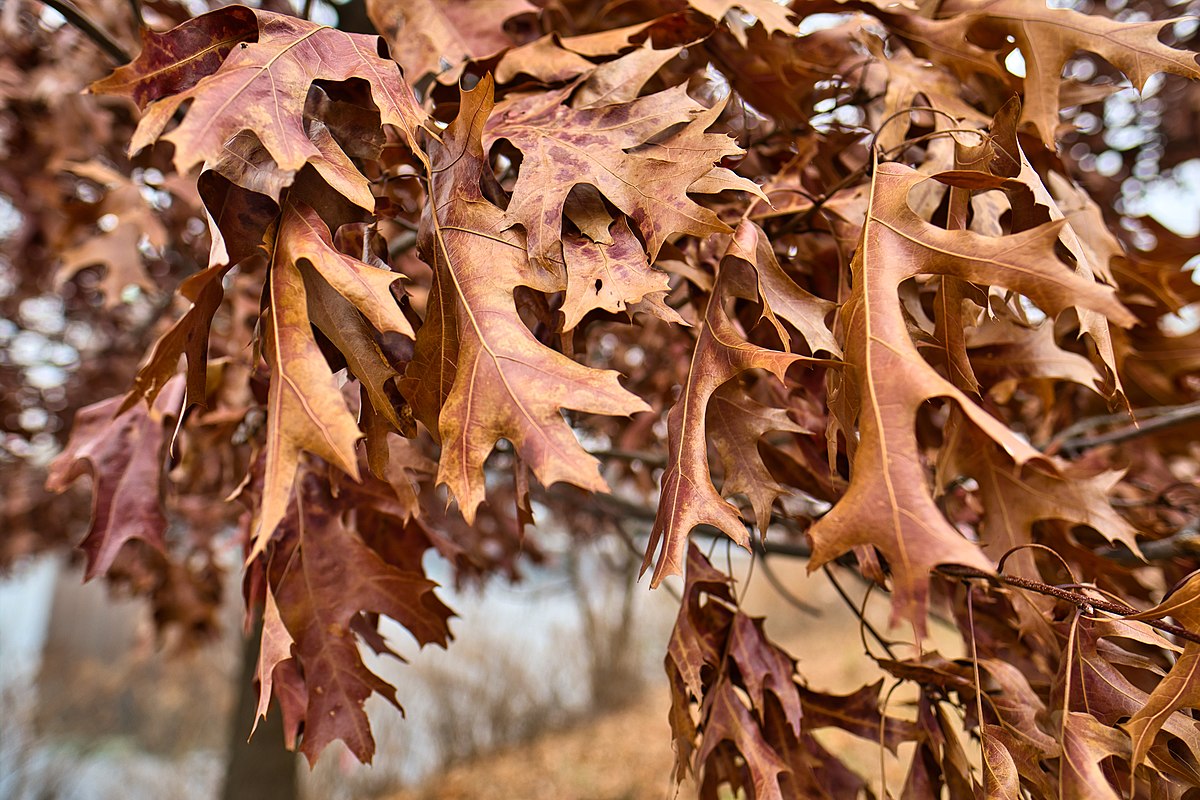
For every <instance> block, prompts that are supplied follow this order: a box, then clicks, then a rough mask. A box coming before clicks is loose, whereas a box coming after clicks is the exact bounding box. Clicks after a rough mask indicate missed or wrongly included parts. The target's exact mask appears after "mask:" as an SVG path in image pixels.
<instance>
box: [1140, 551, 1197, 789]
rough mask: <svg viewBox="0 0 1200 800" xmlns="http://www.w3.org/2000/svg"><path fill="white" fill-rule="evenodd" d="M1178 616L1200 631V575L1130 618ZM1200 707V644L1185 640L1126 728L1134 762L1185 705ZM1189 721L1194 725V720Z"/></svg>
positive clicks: (1186, 706)
mask: <svg viewBox="0 0 1200 800" xmlns="http://www.w3.org/2000/svg"><path fill="white" fill-rule="evenodd" d="M1165 616H1171V617H1174V618H1175V620H1176V621H1177V622H1179V624H1181V625H1183V626H1184V627H1185V628H1187V629H1188V630H1189V631H1192V632H1198V631H1200V575H1193V576H1192V577H1191V578H1189V579H1188V581H1187V582H1186V583H1184V584H1183V586H1181V587H1179V588H1178V589H1176V590H1175V591H1174V592H1173V593H1172V594H1171V595H1170V596H1169V597H1167V598H1166V599H1165V600H1163V602H1161V603H1159V604H1158V605H1157V606H1155V607H1154V608H1151V609H1148V610H1146V611H1144V612H1142V613H1141V614H1131V615H1130V616H1129V617H1127V619H1160V618H1162V617H1165ZM1198 706H1200V645H1198V644H1196V643H1195V642H1184V646H1183V653H1182V654H1180V656H1179V658H1177V659H1176V660H1175V664H1174V665H1173V666H1172V667H1171V671H1170V672H1169V673H1167V676H1166V677H1165V678H1163V679H1162V681H1160V682H1159V684H1158V685H1157V686H1156V687H1154V691H1153V692H1151V693H1150V697H1149V698H1148V699H1147V700H1146V703H1145V705H1143V706H1141V707H1140V708H1139V709H1137V711H1136V712H1135V713H1134V714H1133V716H1132V717H1131V718H1130V720H1129V721H1128V722H1126V723H1125V724H1124V726H1123V727H1124V728H1125V730H1126V731H1128V732H1129V736H1130V738H1131V739H1132V740H1133V764H1134V765H1135V766H1136V765H1138V764H1141V763H1142V760H1143V759H1144V758H1145V757H1146V753H1148V752H1149V750H1150V747H1151V745H1153V743H1154V737H1155V736H1156V735H1157V734H1158V732H1159V731H1160V730H1161V729H1162V728H1163V726H1164V725H1165V724H1166V723H1167V722H1168V720H1169V719H1170V718H1171V717H1172V715H1174V714H1175V712H1176V711H1178V710H1179V709H1182V708H1196V707H1198ZM1185 724H1189V725H1194V722H1193V721H1192V720H1191V719H1187V720H1186V722H1185Z"/></svg>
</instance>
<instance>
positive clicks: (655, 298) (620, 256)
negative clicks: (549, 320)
mask: <svg viewBox="0 0 1200 800" xmlns="http://www.w3.org/2000/svg"><path fill="white" fill-rule="evenodd" d="M609 234H610V238H611V239H612V243H611V244H602V243H599V242H592V241H588V240H587V239H584V238H582V237H579V236H568V237H565V238H564V239H563V260H564V262H565V264H566V271H567V291H566V296H565V297H564V298H563V304H562V309H561V310H562V313H563V316H564V317H565V318H566V321H565V322H564V323H563V328H564V329H565V330H571V329H572V328H574V327H575V326H577V325H578V324H579V322H580V320H582V319H583V317H584V315H585V314H587V313H588V312H589V311H592V310H593V309H602V310H604V311H612V312H618V311H625V310H628V309H629V308H630V306H634V305H636V304H637V303H638V301H640V300H642V298H647V299H648V300H650V302H651V303H654V305H655V306H656V307H657V308H658V309H659V312H660V316H662V317H663V318H664V319H671V318H672V317H673V318H674V320H676V321H679V322H682V321H683V320H682V319H681V318H680V317H679V315H678V314H676V313H675V312H674V310H673V309H671V308H669V307H668V306H666V305H664V304H663V302H662V300H661V295H662V294H663V293H665V292H666V291H667V289H668V288H669V287H668V282H667V274H666V273H665V272H660V271H658V270H656V269H653V268H651V266H650V262H649V261H648V260H647V259H646V251H645V250H643V249H642V245H641V242H639V241H638V240H637V238H636V237H635V236H634V235H633V233H632V232H631V231H630V230H629V223H628V222H627V221H626V220H625V219H624V218H621V219H620V220H619V221H618V222H616V223H614V224H613V226H612V227H611V228H610V229H609Z"/></svg>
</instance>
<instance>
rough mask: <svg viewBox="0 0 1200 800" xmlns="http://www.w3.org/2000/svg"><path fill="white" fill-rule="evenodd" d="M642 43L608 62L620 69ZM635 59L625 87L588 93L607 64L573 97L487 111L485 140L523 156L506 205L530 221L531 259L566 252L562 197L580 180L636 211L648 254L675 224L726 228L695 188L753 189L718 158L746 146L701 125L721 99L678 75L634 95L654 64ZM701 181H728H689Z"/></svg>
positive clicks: (560, 94)
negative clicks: (707, 97) (712, 100)
mask: <svg viewBox="0 0 1200 800" xmlns="http://www.w3.org/2000/svg"><path fill="white" fill-rule="evenodd" d="M641 52H643V51H635V52H634V53H632V54H630V55H628V56H625V57H624V58H622V59H618V60H617V61H614V62H610V63H609V64H606V65H604V66H605V67H609V68H612V69H617V68H618V67H621V66H624V65H626V64H627V63H629V60H630V59H637V58H639V53H641ZM651 52H653V51H651ZM637 63H638V64H639V65H641V66H639V68H638V69H637V70H635V71H634V72H631V73H630V74H629V75H627V76H626V80H624V81H623V82H621V83H619V84H616V86H619V87H620V91H619V92H618V91H616V88H615V87H614V88H609V89H606V90H605V91H604V92H600V93H598V94H596V95H595V96H593V95H592V94H590V92H589V86H594V85H595V83H594V82H595V81H597V80H600V77H603V75H605V74H606V73H605V72H604V71H602V69H597V70H596V72H594V73H593V74H592V76H591V77H590V78H589V79H588V81H587V82H585V83H584V84H583V86H582V87H581V88H580V92H581V94H580V95H579V96H578V97H576V98H575V101H574V102H573V103H572V105H566V104H565V101H566V100H567V99H568V97H569V96H570V95H571V93H572V91H573V90H574V89H575V88H576V87H575V86H573V85H572V86H568V87H565V88H564V89H560V90H557V91H551V92H544V93H536V94H532V95H527V96H524V97H519V98H516V99H513V100H506V101H505V103H504V104H503V105H502V106H501V107H500V108H499V110H498V111H497V113H496V114H495V115H493V116H492V117H491V118H490V119H489V120H488V125H487V128H486V133H485V136H484V144H485V146H486V147H488V148H490V147H491V145H492V144H493V143H494V142H496V141H498V140H501V139H505V140H507V141H509V142H511V143H512V145H513V146H514V147H516V148H517V149H518V150H520V151H521V154H522V156H523V160H522V162H521V168H520V172H519V174H518V175H517V182H516V185H515V186H514V187H513V195H512V201H511V203H510V204H509V206H508V209H507V211H506V212H505V220H506V226H511V225H521V226H522V227H523V228H524V230H525V234H526V238H527V241H528V243H529V256H530V259H531V260H532V261H533V263H534V264H535V265H537V266H539V267H541V268H542V269H544V270H552V269H553V266H552V264H553V263H554V262H556V261H560V260H561V257H560V255H559V248H560V244H559V242H560V240H561V239H562V217H563V207H564V205H565V204H566V201H567V197H568V195H569V194H570V193H571V190H572V189H573V188H574V187H575V186H576V185H579V184H590V185H592V186H595V187H596V188H597V189H599V191H600V193H601V194H602V195H603V196H604V197H605V198H606V199H607V200H608V201H609V202H611V203H612V204H613V205H614V206H616V207H617V208H618V209H619V210H620V211H622V212H623V213H624V214H626V215H627V216H628V217H629V218H630V219H632V220H633V221H634V223H635V224H636V225H637V226H638V229H639V230H640V232H641V234H642V237H643V239H644V240H645V242H646V248H645V249H646V252H647V254H648V255H649V260H650V261H651V262H653V261H654V260H655V259H656V258H657V256H658V251H659V248H660V247H661V246H662V245H663V243H664V242H665V241H666V239H667V237H668V236H670V235H671V234H673V233H687V234H692V235H695V236H707V235H709V234H713V233H728V232H729V227H728V226H727V225H725V223H723V222H721V220H720V219H719V218H718V217H717V215H716V214H715V213H714V212H713V211H712V210H711V209H708V208H705V207H703V206H701V205H699V204H697V203H696V202H694V201H693V200H691V199H690V198H689V197H688V191H689V190H691V191H700V192H713V191H723V190H724V189H728V188H738V189H744V190H748V191H751V190H754V189H756V187H755V186H754V184H753V183H751V182H750V181H746V180H744V179H739V178H737V176H734V175H733V174H732V173H731V172H729V170H726V169H723V168H720V167H715V165H716V164H717V163H718V162H719V161H720V160H721V159H722V158H725V157H726V156H733V155H737V154H740V153H741V152H742V150H741V149H740V148H739V147H738V146H737V144H736V143H735V142H734V140H733V139H731V138H729V137H728V136H726V135H725V134H716V133H705V131H706V130H707V129H708V128H709V127H711V126H712V124H713V123H714V122H715V121H716V118H717V116H718V115H719V114H720V111H721V108H722V106H723V104H718V106H716V107H714V108H712V109H706V108H705V107H704V106H702V105H700V104H699V103H697V102H696V101H694V100H692V99H691V98H690V97H688V95H687V92H686V86H682V85H681V86H675V87H672V88H670V89H666V90H664V91H661V92H657V93H655V94H652V95H647V96H645V97H636V93H637V91H638V90H639V89H640V87H641V86H642V85H643V84H644V83H645V82H646V80H647V79H648V78H649V76H650V75H651V74H653V72H654V70H656V69H657V66H656V64H657V62H654V61H651V62H650V63H648V64H645V65H642V62H640V61H639V62H637ZM643 67H644V68H643ZM598 76H600V77H598ZM630 94H632V95H634V96H632V97H630V96H629V95H630ZM581 98H582V99H581ZM680 124H683V125H684V127H683V128H682V130H679V131H676V132H675V133H672V134H670V135H669V136H667V138H666V139H664V140H662V141H658V140H657V139H655V137H656V136H658V135H659V134H663V133H664V132H666V131H667V130H668V129H669V128H672V127H673V126H676V125H680ZM699 181H706V182H711V181H722V182H719V183H717V184H714V185H706V186H701V187H699V188H693V184H696V183H697V182H699Z"/></svg>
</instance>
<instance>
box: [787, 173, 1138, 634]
mask: <svg viewBox="0 0 1200 800" xmlns="http://www.w3.org/2000/svg"><path fill="white" fill-rule="evenodd" d="M922 180H924V178H923V176H921V175H920V174H919V173H917V172H915V171H913V170H911V169H909V168H907V167H903V166H900V165H898V164H881V165H879V167H878V169H877V170H876V171H875V173H874V176H873V178H872V193H871V204H870V208H869V211H868V214H867V221H866V225H865V226H864V229H863V238H862V241H861V243H860V245H859V248H858V251H857V253H856V254H855V257H854V263H853V265H852V271H853V291H852V294H851V296H850V299H849V300H848V301H847V303H846V305H845V306H844V307H843V308H842V311H841V319H842V325H843V328H844V330H845V336H846V358H847V367H846V369H845V370H844V371H843V375H844V377H843V386H842V388H841V390H840V391H841V392H842V393H843V395H842V397H843V399H842V400H841V401H840V402H841V403H842V404H843V408H842V411H840V412H839V421H840V423H841V424H842V425H846V424H849V422H850V421H851V420H857V422H858V442H857V445H856V447H855V448H854V451H853V452H854V456H853V460H852V464H851V471H850V487H849V490H848V491H847V493H846V495H845V497H843V498H842V499H841V500H840V501H839V502H838V503H837V505H835V506H834V508H833V509H832V511H830V512H829V513H828V514H827V515H826V516H824V517H823V518H821V519H820V520H819V521H818V522H817V524H816V525H815V526H813V528H812V529H811V531H810V536H811V537H812V540H813V558H812V560H811V562H810V565H809V569H810V570H812V569H817V568H818V567H820V565H821V564H824V563H827V562H828V561H829V560H831V559H833V558H837V557H838V556H840V555H841V554H842V553H845V552H847V551H848V550H850V549H852V548H853V547H855V546H859V545H870V546H874V547H876V548H878V549H879V551H880V552H881V553H882V554H883V555H884V557H885V558H887V560H888V563H889V564H890V566H891V569H892V575H893V579H894V587H893V605H892V614H893V619H894V620H898V619H901V618H904V619H907V620H909V621H911V622H912V623H913V624H914V625H916V626H917V629H918V630H921V629H923V626H924V616H925V614H924V608H925V598H926V594H927V590H928V589H927V587H928V580H929V579H928V572H929V570H930V569H932V568H933V567H935V566H936V565H938V564H944V563H961V564H966V565H969V566H974V567H977V568H979V569H990V568H991V563H990V561H989V560H988V559H987V558H986V557H985V556H984V555H983V553H982V552H980V550H979V548H978V547H977V546H976V545H975V544H973V543H971V542H968V541H967V540H966V539H964V538H963V537H962V535H961V534H960V533H959V532H958V531H957V530H956V529H955V528H954V527H953V526H951V525H950V523H949V522H948V521H947V520H946V519H945V517H944V516H943V515H942V513H941V511H940V510H939V509H938V507H937V504H936V503H935V502H934V500H933V496H932V494H931V491H930V487H929V485H928V480H927V478H926V475H925V469H924V467H923V466H922V461H921V454H920V451H919V449H918V446H917V440H916V435H915V431H914V425H915V424H916V417H917V412H918V410H919V408H920V407H921V406H922V404H924V403H925V401H926V400H928V399H930V398H935V397H946V398H949V399H951V400H953V401H954V402H955V403H956V404H957V405H958V406H959V408H960V409H962V411H963V412H964V413H965V414H966V416H967V417H968V418H969V420H970V421H971V423H973V424H974V425H975V426H976V427H978V428H979V429H980V430H981V431H982V432H983V433H984V434H985V435H986V436H987V437H989V438H990V439H992V440H993V441H995V442H996V443H997V444H998V445H999V446H1000V447H1001V448H1002V449H1003V451H1004V452H1006V453H1007V454H1008V455H1009V457H1011V458H1013V459H1014V460H1015V462H1016V463H1017V464H1024V463H1026V462H1028V461H1031V460H1037V459H1040V458H1041V457H1040V456H1039V454H1038V453H1037V452H1036V451H1035V450H1033V448H1031V447H1030V446H1029V445H1028V444H1026V443H1025V442H1024V441H1022V440H1021V439H1019V438H1017V437H1016V436H1015V435H1014V434H1013V433H1012V431H1010V430H1009V429H1008V427H1007V426H1006V425H1004V424H1002V423H1001V422H1000V421H999V420H997V419H995V418H994V417H992V416H990V415H989V414H987V413H986V412H985V411H984V410H983V409H982V408H980V407H979V406H978V405H976V404H975V403H974V402H973V401H971V400H970V398H968V397H967V396H966V395H965V394H963V393H962V392H961V391H959V390H958V389H956V388H955V387H954V386H953V385H952V384H950V383H949V382H948V381H946V380H945V379H944V378H942V377H940V376H939V375H938V374H937V372H936V371H935V370H934V369H933V368H932V367H930V366H929V365H928V364H926V363H925V361H924V360H923V359H921V357H920V356H919V355H918V353H917V350H916V347H915V345H914V344H913V342H912V339H911V338H910V336H909V333H908V330H907V323H906V321H905V316H904V313H903V309H902V306H901V303H900V301H899V297H898V289H899V286H900V283H901V282H903V281H904V280H906V279H907V278H910V277H913V276H915V275H918V274H922V273H927V274H938V275H951V276H954V277H958V278H961V279H963V280H966V281H972V282H976V283H981V284H985V285H992V284H997V285H1000V286H1005V287H1007V288H1009V289H1013V290H1016V291H1018V292H1021V293H1022V294H1025V295H1027V296H1028V297H1030V298H1031V299H1033V301H1034V302H1035V303H1037V304H1038V305H1039V306H1040V307H1042V308H1043V309H1045V310H1046V311H1047V312H1048V313H1057V312H1059V311H1061V310H1062V309H1064V308H1067V307H1071V306H1074V305H1076V304H1082V305H1085V306H1090V307H1092V308H1095V309H1098V310H1103V311H1105V312H1106V313H1109V314H1111V315H1112V316H1113V317H1114V318H1115V319H1117V320H1119V321H1121V322H1125V323H1128V322H1131V321H1132V316H1131V315H1130V314H1129V312H1128V311H1126V310H1125V309H1124V308H1123V307H1122V306H1121V305H1120V304H1119V303H1118V302H1117V301H1116V299H1115V298H1114V296H1113V292H1112V290H1111V289H1110V288H1109V287H1105V286H1102V285H1100V284H1098V283H1096V282H1094V281H1090V280H1086V279H1084V278H1082V277H1081V276H1079V275H1076V274H1074V273H1073V272H1072V271H1071V270H1070V269H1069V268H1068V267H1066V266H1065V265H1063V264H1062V263H1061V262H1059V261H1058V260H1057V257H1056V256H1055V255H1054V244H1055V242H1056V241H1057V238H1058V233H1059V229H1060V227H1061V225H1062V223H1061V222H1059V223H1048V224H1046V225H1042V226H1040V227H1038V228H1035V229H1033V230H1029V231H1025V232H1023V233H1020V234H1015V235H1012V236H1006V237H1001V238H998V239H993V238H988V237H983V236H979V235H978V234H973V233H971V232H970V231H946V230H943V229H940V228H937V227H935V226H933V225H931V224H929V223H928V222H925V221H924V220H922V219H921V218H919V217H918V216H917V215H916V214H914V213H913V211H912V210H911V209H910V208H909V206H908V201H907V198H908V193H909V190H910V189H911V188H912V187H913V186H915V185H916V184H917V183H919V182H920V181H922ZM848 435H849V434H848Z"/></svg>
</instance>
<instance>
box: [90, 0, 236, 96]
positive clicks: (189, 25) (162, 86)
mask: <svg viewBox="0 0 1200 800" xmlns="http://www.w3.org/2000/svg"><path fill="white" fill-rule="evenodd" d="M141 35H142V51H141V52H140V53H138V56H137V58H135V59H134V60H133V61H132V62H130V63H128V64H126V65H124V66H121V67H117V68H116V69H115V70H113V72H112V74H111V75H108V76H107V77H105V78H101V79H100V80H98V81H96V82H95V83H93V84H92V85H91V86H89V87H88V91H89V92H91V93H92V94H110V95H117V96H120V97H128V98H129V99H131V100H133V102H135V103H137V107H138V108H140V109H142V110H145V108H146V106H148V105H150V104H151V103H153V102H154V101H155V100H159V99H161V98H163V97H166V96H168V95H173V94H178V93H179V92H183V91H187V90H188V89H190V88H191V87H193V86H195V85H196V83H197V82H199V81H200V79H201V78H204V77H205V76H207V75H211V74H212V73H214V72H216V71H217V70H218V69H219V68H220V66H221V64H222V62H224V61H225V57H226V56H228V55H229V53H230V52H232V50H233V48H234V47H236V46H237V45H238V44H240V43H242V42H251V41H254V40H255V39H257V38H258V24H257V21H256V19H255V12H254V11H253V10H251V9H249V8H246V7H245V6H226V7H224V8H219V9H217V10H216V11H210V12H209V13H207V14H201V15H200V16H198V17H195V18H194V19H189V20H188V21H186V22H184V23H183V24H181V25H179V26H178V27H176V28H173V29H171V30H169V31H167V32H166V33H157V32H156V31H153V30H151V29H150V28H148V27H145V26H143V27H142V28H141Z"/></svg>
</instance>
